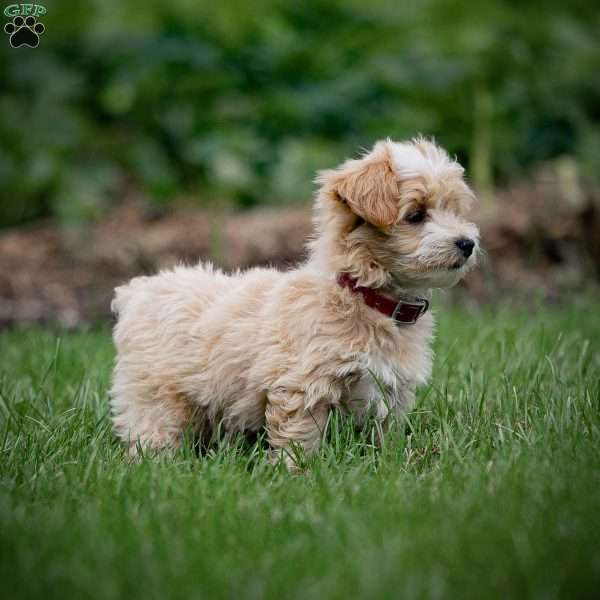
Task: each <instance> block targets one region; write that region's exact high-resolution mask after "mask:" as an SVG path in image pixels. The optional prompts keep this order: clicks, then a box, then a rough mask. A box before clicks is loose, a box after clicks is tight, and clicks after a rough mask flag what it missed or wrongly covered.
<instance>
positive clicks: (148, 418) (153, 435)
mask: <svg viewBox="0 0 600 600" xmlns="http://www.w3.org/2000/svg"><path fill="white" fill-rule="evenodd" d="M112 412H113V427H114V430H115V432H116V434H117V435H118V436H119V437H120V438H121V440H122V441H123V442H125V443H126V444H127V445H128V446H129V452H130V454H132V455H135V454H136V453H137V451H138V449H140V448H141V449H142V450H147V449H151V450H163V449H173V450H174V449H177V448H179V447H180V446H181V442H182V440H183V437H184V433H185V432H186V430H187V429H191V430H192V433H194V432H195V430H196V429H197V423H198V422H199V419H198V414H197V409H196V408H195V407H194V406H193V405H192V404H191V403H190V402H189V401H188V399H187V398H185V397H184V396H183V395H182V394H165V393H164V392H163V393H162V394H161V395H160V396H156V395H155V396H154V397H153V398H152V397H148V396H146V397H144V396H138V397H134V398H132V397H131V396H130V397H128V398H127V399H126V400H125V399H124V397H123V396H122V395H118V394H116V393H115V390H114V388H113V397H112Z"/></svg>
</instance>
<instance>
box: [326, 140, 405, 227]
mask: <svg viewBox="0 0 600 600" xmlns="http://www.w3.org/2000/svg"><path fill="white" fill-rule="evenodd" d="M323 176H324V177H323V179H321V181H327V183H328V184H329V185H328V187H329V189H330V191H331V192H333V194H334V195H335V196H336V197H337V200H338V201H340V202H343V203H345V204H347V205H348V207H349V208H350V210H351V211H352V212H353V213H354V214H355V215H357V216H358V217H360V218H361V219H364V220H365V221H367V222H368V223H371V224H372V225H375V226H376V227H386V226H388V225H392V223H394V222H395V221H396V219H397V217H398V210H399V196H400V190H399V185H398V180H397V177H396V174H395V172H394V169H393V167H392V163H391V159H390V156H389V151H388V149H387V148H386V147H385V146H384V145H383V144H381V145H380V144H378V145H377V146H375V148H374V150H373V152H372V153H371V154H370V155H368V156H366V157H365V158H363V159H361V160H351V161H347V162H346V163H344V164H343V165H342V166H341V167H340V169H338V170H337V171H329V172H327V175H326V174H325V173H324V174H323ZM325 176H326V177H325Z"/></svg>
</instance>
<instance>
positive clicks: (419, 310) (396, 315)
mask: <svg viewBox="0 0 600 600" xmlns="http://www.w3.org/2000/svg"><path fill="white" fill-rule="evenodd" d="M428 310H429V300H427V299H426V298H415V299H414V300H413V301H411V302H408V301H407V300H399V301H398V304H396V308H395V309H394V312H393V313H392V319H393V320H394V321H395V322H396V324H397V325H400V324H402V325H413V324H414V323H416V322H417V320H418V319H419V317H421V316H422V315H424V314H425V313H426V312H427V311H428Z"/></svg>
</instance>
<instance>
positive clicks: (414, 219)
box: [404, 208, 427, 225]
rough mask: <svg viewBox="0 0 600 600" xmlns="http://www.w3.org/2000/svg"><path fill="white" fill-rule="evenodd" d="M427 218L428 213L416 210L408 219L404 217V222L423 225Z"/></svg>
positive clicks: (408, 215) (409, 214) (407, 216)
mask: <svg viewBox="0 0 600 600" xmlns="http://www.w3.org/2000/svg"><path fill="white" fill-rule="evenodd" d="M426 216H427V212H426V211H425V210H423V209H422V208H420V209H418V210H414V211H413V212H409V213H408V214H407V215H406V217H404V220H405V221H406V222H407V223H412V224H413V225H414V224H416V223H422V222H423V221H424V220H425V217H426Z"/></svg>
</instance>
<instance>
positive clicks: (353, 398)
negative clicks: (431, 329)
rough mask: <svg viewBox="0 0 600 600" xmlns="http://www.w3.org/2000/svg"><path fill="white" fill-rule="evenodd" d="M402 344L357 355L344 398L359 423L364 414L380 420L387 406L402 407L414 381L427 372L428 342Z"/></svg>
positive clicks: (407, 401) (422, 378)
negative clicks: (352, 374) (385, 349)
mask: <svg viewBox="0 0 600 600" xmlns="http://www.w3.org/2000/svg"><path fill="white" fill-rule="evenodd" d="M404 341H405V343H404V344H403V345H402V346H401V345H396V347H395V348H391V349H390V348H388V349H387V350H388V351H387V352H385V351H375V352H369V353H365V354H362V355H360V356H359V357H357V361H356V369H355V371H354V376H353V378H352V380H351V382H350V385H349V387H348V392H347V395H346V397H345V399H344V404H345V405H346V408H347V409H348V410H350V412H352V413H353V414H354V416H355V419H356V420H357V421H358V422H359V423H361V422H362V421H364V419H365V417H366V416H373V417H375V418H376V419H384V418H385V417H386V416H387V414H388V412H389V410H390V409H395V408H406V407H407V406H408V405H410V404H411V403H412V401H413V399H414V390H415V387H416V385H417V384H418V383H424V382H425V381H427V379H428V378H429V375H430V373H431V362H432V359H431V351H430V347H429V344H428V343H423V342H424V340H423V339H420V340H419V343H411V342H413V340H411V339H407V340H404Z"/></svg>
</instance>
